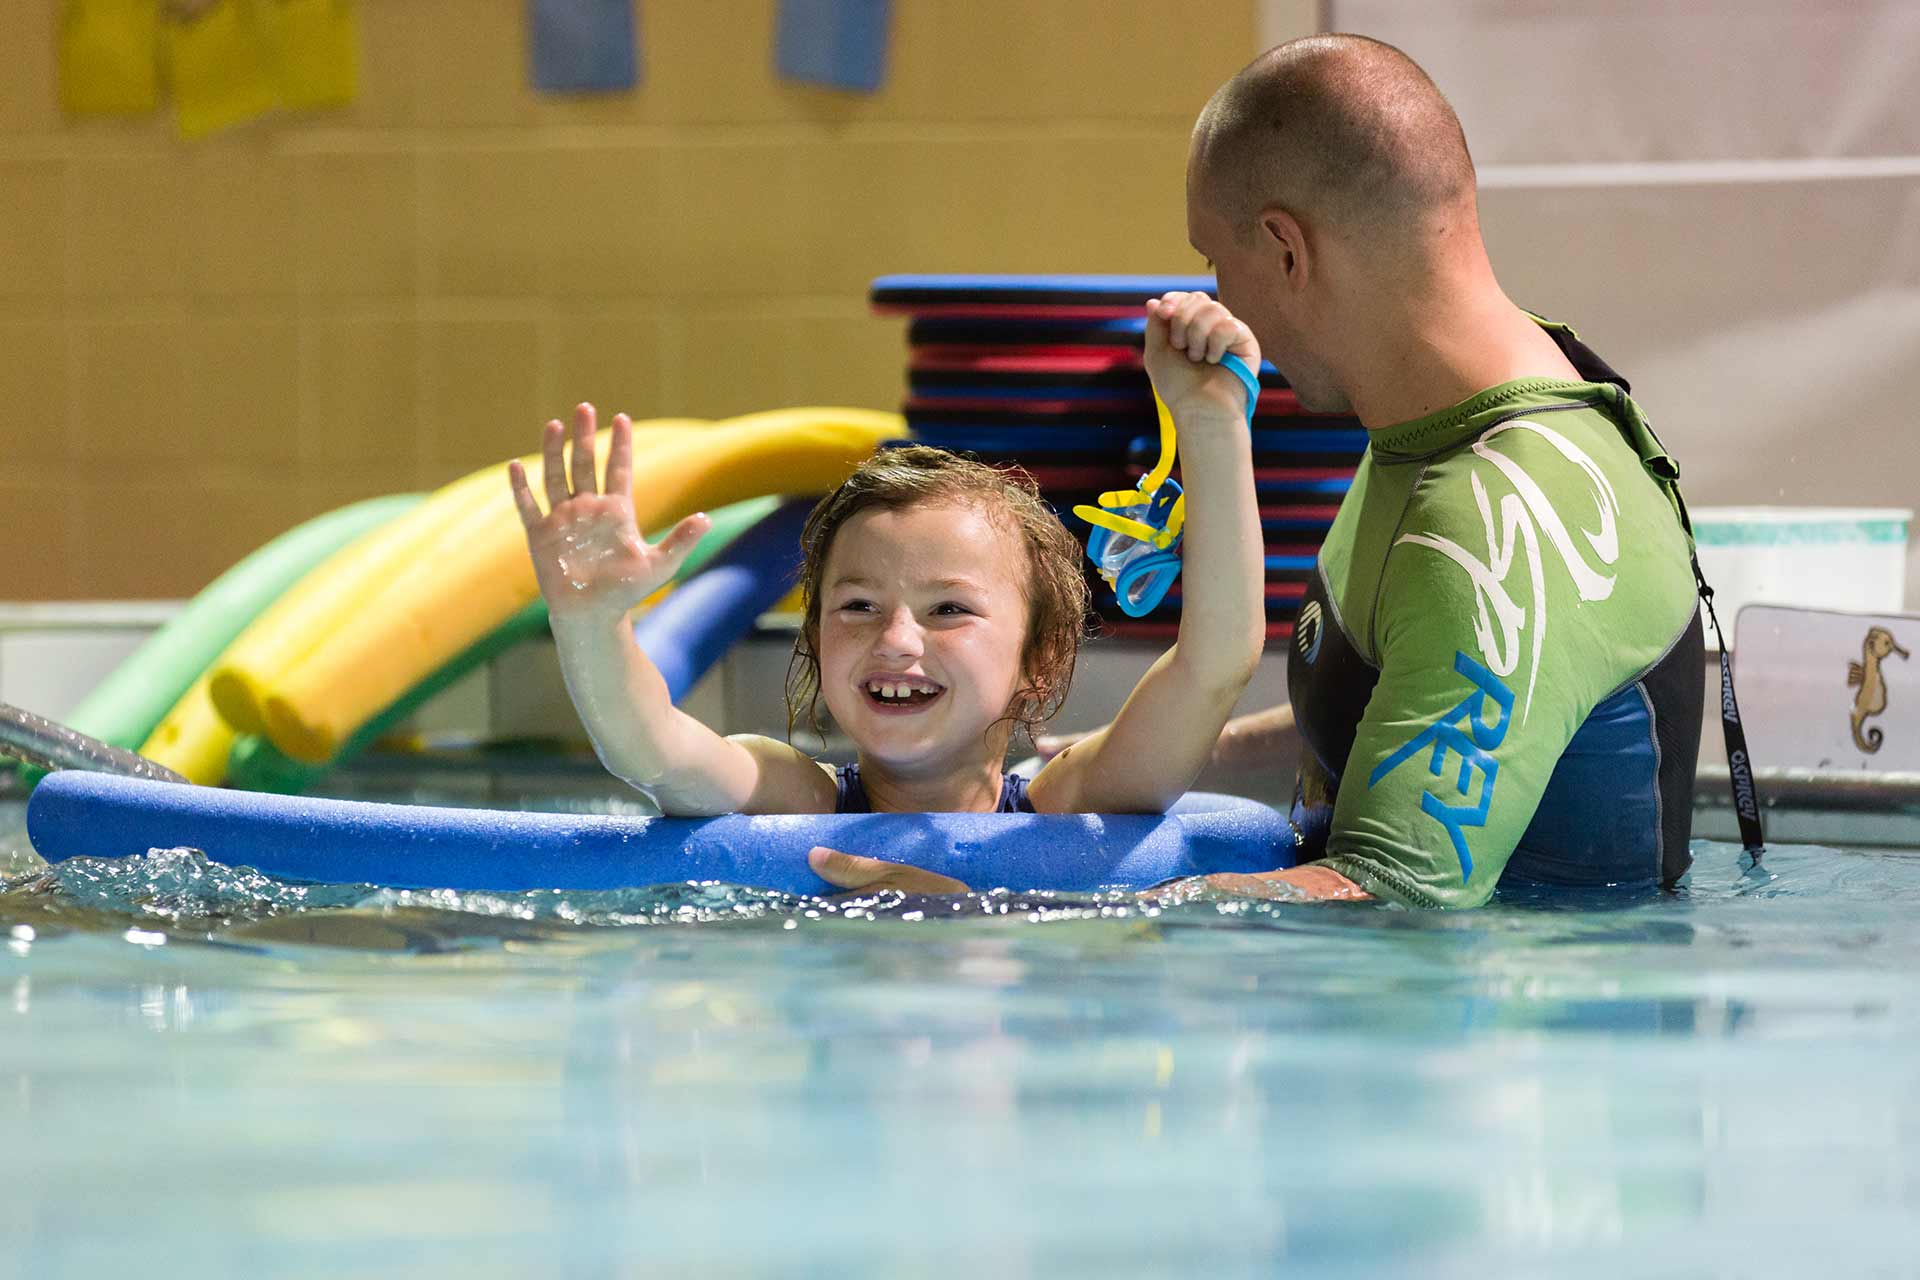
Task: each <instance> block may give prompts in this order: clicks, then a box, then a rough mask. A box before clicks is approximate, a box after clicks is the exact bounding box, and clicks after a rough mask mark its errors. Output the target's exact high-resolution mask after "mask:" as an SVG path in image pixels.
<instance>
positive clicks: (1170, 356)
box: [1144, 292, 1260, 422]
mask: <svg viewBox="0 0 1920 1280" xmlns="http://www.w3.org/2000/svg"><path fill="white" fill-rule="evenodd" d="M1229 351H1231V352H1233V354H1235V355H1237V356H1239V357H1240V358H1241V359H1243V360H1245V361H1246V362H1247V364H1248V365H1249V366H1250V367H1252V368H1253V370H1254V371H1255V372H1256V373H1257V372H1258V371H1259V369H1260V344H1259V343H1258V342H1256V341H1254V337H1253V330H1251V329H1249V328H1247V326H1246V325H1244V324H1242V323H1241V322H1240V321H1239V320H1237V319H1235V318H1234V315H1233V313H1232V312H1231V311H1228V310H1227V309H1226V308H1225V307H1223V306H1221V305H1220V304H1219V303H1218V302H1216V301H1214V300H1213V299H1212V298H1210V297H1208V296H1207V295H1206V294H1204V293H1184V292H1180V293H1169V294H1166V295H1164V296H1162V297H1158V298H1154V299H1151V300H1150V301H1149V302H1148V303H1147V338H1146V351H1145V357H1144V358H1145V363H1146V366H1147V376H1148V377H1150V378H1152V379H1153V388H1154V390H1156V391H1158V392H1159V393H1160V398H1161V399H1162V400H1165V401H1166V402H1167V408H1169V409H1171V410H1172V411H1173V415H1174V418H1175V420H1176V421H1182V420H1185V419H1186V417H1187V416H1188V415H1189V414H1192V413H1195V412H1202V411H1206V410H1217V411H1219V412H1221V413H1224V414H1227V415H1231V416H1232V417H1234V418H1236V419H1237V420H1239V421H1241V422H1245V421H1246V416H1247V407H1246V406H1247V392H1246V388H1245V387H1244V386H1243V385H1242V384H1241V382H1240V380H1239V379H1238V378H1236V377H1234V376H1233V375H1232V374H1231V373H1229V372H1227V371H1226V370H1225V369H1222V368H1220V367H1219V364H1220V357H1221V356H1223V355H1225V354H1226V353H1227V352H1229ZM1209 365H1211V366H1214V367H1212V368H1209V367H1208V366H1209Z"/></svg>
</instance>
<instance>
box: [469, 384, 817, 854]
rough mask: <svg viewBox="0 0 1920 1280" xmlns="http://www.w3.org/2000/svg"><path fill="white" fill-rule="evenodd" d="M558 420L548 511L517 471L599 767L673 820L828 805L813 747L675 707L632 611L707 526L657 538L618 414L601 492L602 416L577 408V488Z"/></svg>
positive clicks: (629, 433)
mask: <svg viewBox="0 0 1920 1280" xmlns="http://www.w3.org/2000/svg"><path fill="white" fill-rule="evenodd" d="M565 436H566V431H565V428H563V427H562V426H561V424H560V422H559V421H558V420H555V421H552V422H549V423H547V428H546V434H545V437H544V439H543V442H542V459H543V467H544V470H545V488H546V491H547V503H548V506H549V507H550V510H549V511H548V512H547V513H546V514H544V515H543V514H542V513H541V511H540V504H539V502H538V500H537V499H535V497H534V496H533V490H532V488H531V486H530V485H529V484H528V483H527V474H526V469H525V468H524V467H522V466H521V465H520V464H519V463H518V462H515V463H512V464H510V465H509V467H508V469H507V470H508V482H509V484H511V486H512V488H513V499H514V505H515V506H516V507H517V508H518V509H519V511H520V522H521V524H522V525H524V526H525V527H526V531H527V550H528V552H529V554H530V555H531V556H532V558H533V567H534V573H535V575H536V577H537V578H538V579H539V582H540V592H541V594H542V595H544V596H545V597H546V600H547V610H548V615H549V618H550V620H551V625H552V627H553V638H554V642H555V645H556V646H557V648H558V650H559V654H560V671H561V674H562V676H563V677H564V678H565V679H566V682H567V693H568V694H569V695H571V697H572V698H573V705H574V707H575V709H576V710H578V712H579V713H580V720H581V723H582V724H584V725H585V726H586V730H587V736H588V737H589V738H590V739H592V741H593V749H594V751H595V753H596V754H598V755H599V757H600V760H601V763H603V764H605V765H606V767H607V769H608V770H609V771H611V772H612V773H613V774H614V775H615V776H617V777H619V778H621V779H623V780H624V781H626V782H628V783H629V784H631V785H632V786H634V787H637V788H638V789H639V790H641V791H644V792H646V793H647V795H649V796H650V797H652V799H653V801H654V803H656V804H658V805H659V806H660V811H661V812H662V813H666V814H669V815H672V816H687V817H692V816H705V815H710V814H720V813H736V812H747V813H823V812H827V811H830V810H831V809H832V808H833V781H832V779H831V778H830V777H829V776H828V775H827V773H826V771H825V770H824V769H823V768H821V766H820V765H819V764H818V763H816V762H815V761H813V760H812V759H810V758H809V757H807V756H806V755H805V754H804V753H802V752H799V751H796V750H794V749H793V748H792V747H789V746H787V745H785V744H784V743H779V742H775V741H773V740H772V739H769V738H761V737H747V736H743V737H741V738H737V739H729V738H723V737H721V736H720V735H719V734H717V733H715V732H714V731H713V730H712V729H710V728H708V727H707V726H706V725H704V724H702V723H700V722H699V721H698V720H696V719H694V718H693V717H692V716H689V715H687V714H686V713H685V712H683V711H681V710H680V709H679V708H678V707H676V706H674V705H673V700H672V699H671V698H670V697H668V695H667V684H666V681H665V680H664V679H663V678H662V677H661V675H660V672H659V670H658V669H657V668H656V667H655V666H654V665H653V663H652V662H650V661H648V659H647V655H646V654H645V653H643V652H642V651H641V649H640V646H639V645H638V644H636V643H635V642H634V638H633V626H632V623H631V622H629V621H628V618H627V615H628V613H629V612H630V611H631V610H632V609H633V608H634V606H635V605H637V604H639V603H640V602H641V601H642V600H644V599H646V598H647V596H649V595H651V594H652V593H653V592H654V591H656V590H658V589H659V588H660V587H661V586H663V585H665V584H666V582H667V581H668V580H669V579H671V578H672V577H673V573H674V570H675V569H676V568H678V567H679V564H680V562H681V561H682V560H683V559H685V558H686V554H687V552H689V551H691V550H692V549H693V546H694V544H695V543H696V542H698V541H699V540H700V535H701V534H703V533H705V532H706V531H707V528H708V526H709V522H708V520H707V518H706V516H704V515H693V516H688V517H687V518H686V519H685V520H682V521H681V522H680V523H679V524H677V525H675V526H674V528H673V530H672V531H671V532H670V533H668V534H667V536H666V537H664V538H662V539H661V540H660V541H659V543H658V544H656V545H649V544H648V543H647V541H646V540H645V539H644V538H642V537H641V536H640V530H639V528H638V526H637V525H636V524H635V521H634V514H633V428H632V424H631V423H630V422H629V421H628V420H627V417H626V415H625V414H621V415H619V416H618V417H616V418H614V420H613V432H612V443H611V445H610V446H609V448H608V452H607V474H606V486H605V491H604V492H602V491H600V490H599V488H598V487H597V486H596V485H595V480H594V465H593V453H594V410H593V406H592V405H589V404H583V405H581V406H579V408H577V409H576V410H575V411H574V430H573V458H572V467H571V478H572V483H571V487H569V483H568V478H569V472H568V468H567V465H566V462H565V459H564V458H563V451H562V444H563V443H564V440H565Z"/></svg>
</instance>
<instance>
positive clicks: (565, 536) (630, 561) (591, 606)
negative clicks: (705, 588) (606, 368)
mask: <svg viewBox="0 0 1920 1280" xmlns="http://www.w3.org/2000/svg"><path fill="white" fill-rule="evenodd" d="M566 434H567V433H566V428H565V427H563V426H562V425H561V424H560V420H559V419H558V418H555V419H554V420H553V421H551V422H549V423H547V428H546V434H545V436H544V437H543V439H542V441H541V453H542V458H543V462H544V467H545V472H546V490H547V506H548V508H549V510H548V511H547V512H546V513H545V514H542V513H541V510H540V503H539V500H538V499H536V498H535V497H534V496H533V489H532V487H531V486H529V485H528V483H527V471H526V468H525V467H523V466H521V465H520V463H519V462H517V461H516V462H510V463H508V464H507V483H508V484H509V485H510V486H511V487H512V489H513V504H514V506H515V507H516V508H518V509H519V512H520V523H521V524H522V525H523V526H525V528H526V531H527V551H528V553H529V554H530V555H531V556H532V557H533V571H534V575H535V576H536V577H537V578H538V579H539V582H540V593H541V594H542V595H543V596H545V597H546V599H547V608H548V611H549V612H550V613H553V614H565V613H576V614H578V613H596V612H598V613H611V614H624V613H626V612H627V611H628V610H629V609H631V608H633V607H634V606H635V605H637V604H639V603H640V602H641V601H642V600H644V599H646V598H647V597H648V596H650V595H652V594H653V593H654V592H655V591H657V590H659V589H660V588H661V587H663V586H665V585H666V583H667V582H668V580H669V579H671V578H672V577H673V575H674V571H675V570H677V569H678V568H679V567H680V562H681V561H682V560H684V559H686V556H687V553H688V552H689V551H691V550H693V547H694V544H695V543H697V542H699V541H700V537H701V535H702V534H704V533H705V532H706V531H707V529H708V528H709V527H711V524H712V522H711V521H709V520H708V519H707V517H706V516H705V515H704V514H696V515H691V516H688V517H687V518H686V519H684V520H682V521H681V522H680V523H679V524H677V525H675V526H674V527H673V529H672V530H671V531H670V532H669V533H668V534H667V536H666V537H664V538H662V539H660V541H659V542H658V543H653V544H649V543H648V542H647V540H646V539H645V538H643V537H641V536H640V529H639V527H638V526H637V525H636V524H635V522H634V516H633V423H632V422H631V421H630V420H629V419H628V418H627V415H626V414H624V413H623V414H619V415H617V416H615V418H614V420H613V431H612V437H613V438H612V442H611V444H610V445H609V446H608V449H607V481H606V488H605V491H604V492H602V491H601V490H600V488H599V487H598V486H597V485H596V483H595V479H594V466H593V455H594V409H593V406H592V405H590V404H582V405H579V406H577V407H576V408H575V409H574V411H573V459H572V471H571V483H569V473H568V466H567V460H566V457H565V450H564V449H563V447H562V446H563V445H564V443H565V441H566Z"/></svg>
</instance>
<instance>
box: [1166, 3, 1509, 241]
mask: <svg viewBox="0 0 1920 1280" xmlns="http://www.w3.org/2000/svg"><path fill="white" fill-rule="evenodd" d="M1188 184H1189V188H1190V191H1189V195H1190V198H1197V199H1198V200H1200V201H1202V202H1203V203H1204V204H1205V205H1206V206H1207V207H1209V208H1211V209H1212V210H1214V211H1215V212H1217V213H1218V214H1219V215H1220V216H1221V217H1222V218H1224V219H1226V220H1227V221H1228V222H1229V223H1230V224H1231V225H1232V227H1233V228H1234V231H1235V234H1237V235H1239V236H1241V237H1245V236H1246V235H1247V234H1248V232H1250V231H1251V230H1252V226H1253V224H1254V222H1255V220H1256V219H1257V217H1258V215H1259V213H1260V211H1261V210H1262V209H1265V208H1269V207H1271V206H1275V205H1278V206H1280V207H1281V208H1284V209H1286V210H1287V211H1288V212H1289V213H1291V214H1293V215H1294V216H1295V217H1296V218H1298V219H1300V220H1302V221H1304V222H1316V223H1319V224H1321V225H1322V226H1324V227H1326V228H1328V229H1330V230H1354V231H1362V232H1365V233H1367V234H1368V235H1369V236H1371V237H1382V238H1395V239H1397V238H1399V235H1400V234H1401V233H1408V232H1414V231H1417V230H1418V229H1419V228H1420V227H1422V226H1423V225H1425V224H1426V223H1428V222H1429V220H1430V219H1431V218H1432V217H1433V215H1435V214H1436V213H1441V212H1443V211H1445V210H1448V209H1451V208H1453V207H1455V206H1457V205H1458V204H1459V203H1461V202H1463V201H1466V202H1471V201H1472V199H1473V191H1474V176H1473V160H1472V158H1471V157H1470V156H1469V155H1468V153H1467V140H1466V135H1465V134H1463V133H1462V132H1461V130H1460V120H1459V118H1458V117H1457V116H1455V115H1454V113H1453V108H1452V107H1451V106H1449V105H1448V104H1447V100H1446V99H1445V98H1444V97H1442V96H1441V94H1440V90H1439V89H1438V88H1436V87H1435V86H1434V83H1433V81H1432V80H1430V79H1428V78H1427V73H1426V72H1424V71H1422V70H1421V69H1420V68H1419V66H1418V65H1416V64H1415V63H1414V61H1413V59H1411V58H1409V57H1407V55H1406V54H1404V53H1402V52H1400V51H1399V50H1398V49H1396V48H1394V47H1393V46H1392V45H1390V44H1382V43H1381V42H1380V41H1378V40H1370V39H1368V38H1367V37H1365V36H1353V35H1323V36H1308V37H1306V38H1305V39H1301V40H1293V41H1289V42H1288V43H1286V44H1283V45H1279V46H1277V47H1275V48H1272V49H1269V50H1268V51H1267V52H1265V53H1263V54H1261V55H1260V56H1259V57H1258V58H1256V59H1254V60H1253V62H1252V63H1250V64H1249V65H1248V66H1247V67H1246V68H1245V69H1244V70H1242V71H1241V72H1240V74H1238V75H1236V76H1235V77H1234V78H1233V79H1231V80H1229V81H1228V82H1227V83H1226V84H1225V85H1223V86H1221V89H1220V91H1219V92H1218V93H1216V94H1214V95H1213V99H1212V101H1210V102H1208V103H1207V106H1206V109H1205V110H1204V111H1202V112H1201V113H1200V119H1199V121H1198V123H1196V124H1195V125H1194V131H1193V156H1192V161H1191V167H1190V169H1189V172H1188Z"/></svg>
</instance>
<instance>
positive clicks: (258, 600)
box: [26, 493, 424, 781]
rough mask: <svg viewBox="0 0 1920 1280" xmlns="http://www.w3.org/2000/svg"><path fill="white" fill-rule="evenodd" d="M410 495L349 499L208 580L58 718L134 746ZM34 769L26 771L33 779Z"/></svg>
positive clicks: (411, 501) (410, 502) (414, 499)
mask: <svg viewBox="0 0 1920 1280" xmlns="http://www.w3.org/2000/svg"><path fill="white" fill-rule="evenodd" d="M423 497H424V495H422V494H417V493H404V494H393V495H389V496H386V497H380V498H369V499H367V500H365V501H363V502H355V503H350V504H349V505H347V506H344V507H341V508H339V509H338V510H336V511H330V512H328V513H327V514H326V515H323V516H316V517H314V518H313V519H311V520H309V521H307V522H306V523H304V524H301V525H296V526H295V527H294V528H292V529H289V530H287V532H285V533H283V534H281V535H280V536H279V537H277V538H275V539H273V541H271V542H269V543H267V544H266V545H264V546H262V547H261V548H260V549H259V550H257V551H255V552H253V553H252V554H251V555H249V556H247V557H246V558H245V559H243V560H241V561H240V562H239V563H237V564H235V565H234V566H233V567H232V568H231V569H228V570H227V571H226V572H225V573H223V574H221V575H220V576H219V577H218V578H215V579H214V580H213V581H212V582H211V583H209V584H207V586H206V587H205V588H204V589H202V590H201V592H200V593H199V594H198V595H196V596H194V598H193V599H192V600H190V601H189V602H188V603H187V604H186V605H185V607H183V608H182V609H181V610H180V612H179V613H177V614H175V615H174V616H173V617H172V618H171V619H169V620H168V621H167V623H166V624H165V625H164V626H162V627H161V628H160V629H159V630H158V631H155V632H154V633H153V634H152V635H151V636H149V637H148V638H147V640H146V642H145V643H144V644H142V645H141V646H140V647H139V648H138V649H137V650H135V651H134V652H133V653H132V654H131V655H129V656H128V658H127V659H126V660H125V661H124V662H122V663H121V664H120V665H119V666H118V667H117V668H115V669H114V671H113V673H112V674H111V675H109V676H107V678H106V679H104V680H102V681H101V682H100V683H99V684H98V685H96V686H94V689H93V691H92V692H91V693H89V694H88V695H87V696H86V698H85V699H83V700H82V701H81V703H80V705H79V706H78V707H76V708H74V711H73V713H72V714H71V715H69V716H67V717H66V718H65V720H64V721H63V723H64V724H65V725H66V726H67V727H68V728H70V729H74V730H77V731H79V732H80V733H84V734H86V735H87V736H88V737H92V738H98V739H100V741H102V742H105V743H107V744H109V745H110V746H115V747H124V748H125V749H126V750H128V751H137V750H139V749H140V745H141V744H142V743H144V742H145V741H146V740H147V736H148V735H149V734H151V733H152V732H153V730H154V726H156V725H158V724H159V723H160V721H161V720H162V719H163V718H164V717H165V716H166V714H167V712H168V711H170V710H172V709H173V705H174V703H176V702H178V701H179V700H180V695H182V694H184V693H185V692H186V691H187V689H188V688H189V687H191V686H192V684H193V682H194V681H195V680H198V679H199V678H200V675H201V673H202V672H204V671H205V670H206V669H207V664H208V663H210V662H212V661H213V660H214V659H215V658H216V657H218V656H219V655H220V653H221V651H222V650H224V649H225V648H226V647H227V645H228V644H229V643H230V642H231V641H232V640H233V638H234V637H235V636H237V635H239V634H240V632H241V631H242V630H244V629H245V628H246V626H247V624H248V623H250V622H252V621H253V620H254V618H256V617H258V616H259V614H260V612H261V611H262V610H263V609H265V608H266V607H267V606H268V605H270V604H272V603H273V602H274V601H275V600H278V599H279V598H280V596H281V595H282V594H284V593H285V592H286V590H287V589H288V588H289V587H291V586H293V584H294V583H296V582H298V581H299V580H300V579H301V578H303V577H305V576H306V574H307V571H308V570H310V569H312V568H313V567H314V566H315V565H317V564H319V563H320V562H321V561H322V560H324V559H326V558H327V557H328V556H330V555H332V554H333V553H334V552H335V551H337V550H339V549H340V548H341V547H343V546H345V545H346V544H347V543H349V542H351V541H353V539H355V538H357V537H359V536H360V535H361V534H363V533H365V532H366V531H367V530H369V529H372V528H374V527H375V526H377V525H381V524H385V523H386V522H387V521H389V520H391V519H393V518H394V517H395V516H397V515H399V514H400V513H401V512H403V511H405V510H407V509H408V508H409V507H412V506H414V505H415V504H417V503H419V502H420V501H422V499H423ZM43 772H44V771H42V770H38V769H35V770H29V771H27V773H26V777H27V778H28V780H29V781H38V780H39V778H40V776H41V774H42V773H43Z"/></svg>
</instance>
